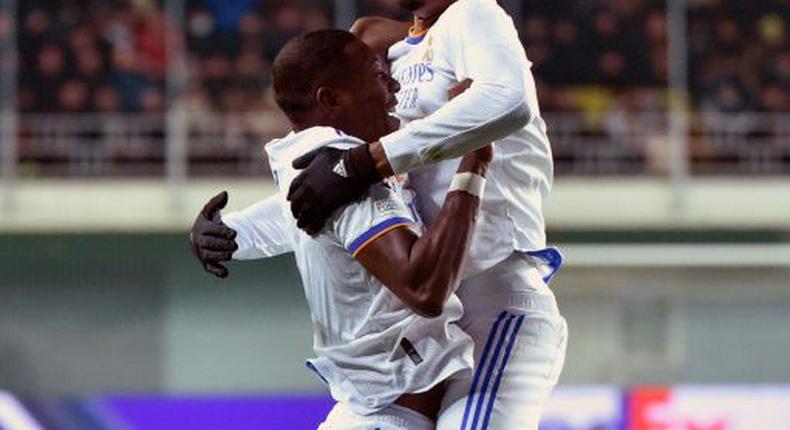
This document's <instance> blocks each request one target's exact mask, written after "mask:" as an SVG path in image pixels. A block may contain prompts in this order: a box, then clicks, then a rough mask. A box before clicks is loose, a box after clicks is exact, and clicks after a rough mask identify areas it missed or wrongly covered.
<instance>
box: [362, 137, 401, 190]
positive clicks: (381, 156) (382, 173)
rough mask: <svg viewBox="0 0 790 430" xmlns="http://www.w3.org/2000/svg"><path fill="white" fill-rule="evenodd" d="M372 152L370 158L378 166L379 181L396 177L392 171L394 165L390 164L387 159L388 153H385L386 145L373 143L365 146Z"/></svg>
mask: <svg viewBox="0 0 790 430" xmlns="http://www.w3.org/2000/svg"><path fill="white" fill-rule="evenodd" d="M365 146H366V147H367V148H368V151H369V152H370V158H371V159H372V160H373V164H374V165H375V166H376V172H377V173H378V175H379V179H380V180H381V179H384V178H389V177H391V176H395V172H394V171H393V170H392V165H391V164H390V160H389V159H388V158H387V152H386V151H384V145H382V144H381V142H378V141H377V142H371V143H368V144H367V145H365Z"/></svg>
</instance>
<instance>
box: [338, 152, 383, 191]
mask: <svg viewBox="0 0 790 430" xmlns="http://www.w3.org/2000/svg"><path fill="white" fill-rule="evenodd" d="M368 146H369V145H360V146H357V147H356V148H353V149H350V150H348V151H346V152H345V154H343V163H344V164H345V166H346V168H347V169H349V172H348V175H349V177H351V178H353V179H354V180H357V181H359V183H360V185H363V186H365V187H367V186H370V185H372V184H375V183H376V182H379V181H381V179H382V178H381V175H380V174H379V172H378V171H377V170H376V163H375V161H374V160H373V157H372V156H371V153H370V150H369V149H368Z"/></svg>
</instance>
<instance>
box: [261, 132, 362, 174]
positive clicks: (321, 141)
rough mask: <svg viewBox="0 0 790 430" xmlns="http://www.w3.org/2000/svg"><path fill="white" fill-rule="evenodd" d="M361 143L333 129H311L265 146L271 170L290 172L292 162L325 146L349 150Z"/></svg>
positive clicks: (291, 134) (292, 133)
mask: <svg viewBox="0 0 790 430" xmlns="http://www.w3.org/2000/svg"><path fill="white" fill-rule="evenodd" d="M363 143H365V142H363V141H362V140H360V139H357V138H355V137H353V136H350V135H348V134H346V133H343V132H342V131H340V130H338V129H336V128H333V127H311V128H308V129H305V130H301V131H299V132H291V133H289V134H288V135H287V136H285V137H282V138H279V139H274V140H272V141H270V142H269V143H267V144H266V147H265V148H266V154H267V155H268V156H269V164H270V165H271V167H272V169H273V170H283V171H287V170H291V169H292V167H291V164H292V163H293V161H294V160H296V159H297V158H299V157H301V156H302V155H305V154H307V153H308V152H310V151H313V150H315V149H318V148H322V147H325V146H331V147H333V148H338V149H349V148H353V147H355V146H358V145H361V144H363Z"/></svg>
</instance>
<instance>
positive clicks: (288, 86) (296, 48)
mask: <svg viewBox="0 0 790 430" xmlns="http://www.w3.org/2000/svg"><path fill="white" fill-rule="evenodd" d="M355 42H359V39H357V37H356V36H354V35H353V34H351V33H349V32H347V31H343V30H333V29H329V30H317V31H313V32H310V33H305V34H303V35H300V36H297V37H295V38H293V39H291V40H290V41H289V42H288V43H286V44H285V46H283V48H282V49H281V50H280V52H279V54H277V57H276V58H275V59H274V64H273V65H272V80H273V86H274V96H275V101H276V102H277V105H279V106H280V109H282V110H283V112H284V113H285V114H286V115H288V116H289V117H294V116H298V115H299V114H300V113H304V112H307V111H309V110H310V109H312V108H313V107H314V105H315V97H314V93H315V91H316V90H317V89H318V87H319V86H320V85H322V84H325V83H327V82H331V80H332V79H333V78H335V77H336V76H337V75H338V73H339V72H341V71H342V70H344V67H342V66H343V65H344V64H345V63H344V62H343V60H344V59H345V57H346V48H347V47H348V46H349V45H351V44H352V43H355ZM359 43H361V42H359Z"/></svg>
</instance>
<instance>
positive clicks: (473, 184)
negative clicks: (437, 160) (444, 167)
mask: <svg viewBox="0 0 790 430" xmlns="http://www.w3.org/2000/svg"><path fill="white" fill-rule="evenodd" d="M485 189H486V178H484V177H482V176H480V175H478V174H476V173H471V172H464V173H456V174H455V176H453V181H452V182H451V183H450V190H449V191H448V193H452V192H453V191H464V192H466V193H469V194H471V195H473V196H476V197H479V198H481V199H482V198H483V191H484V190H485Z"/></svg>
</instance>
